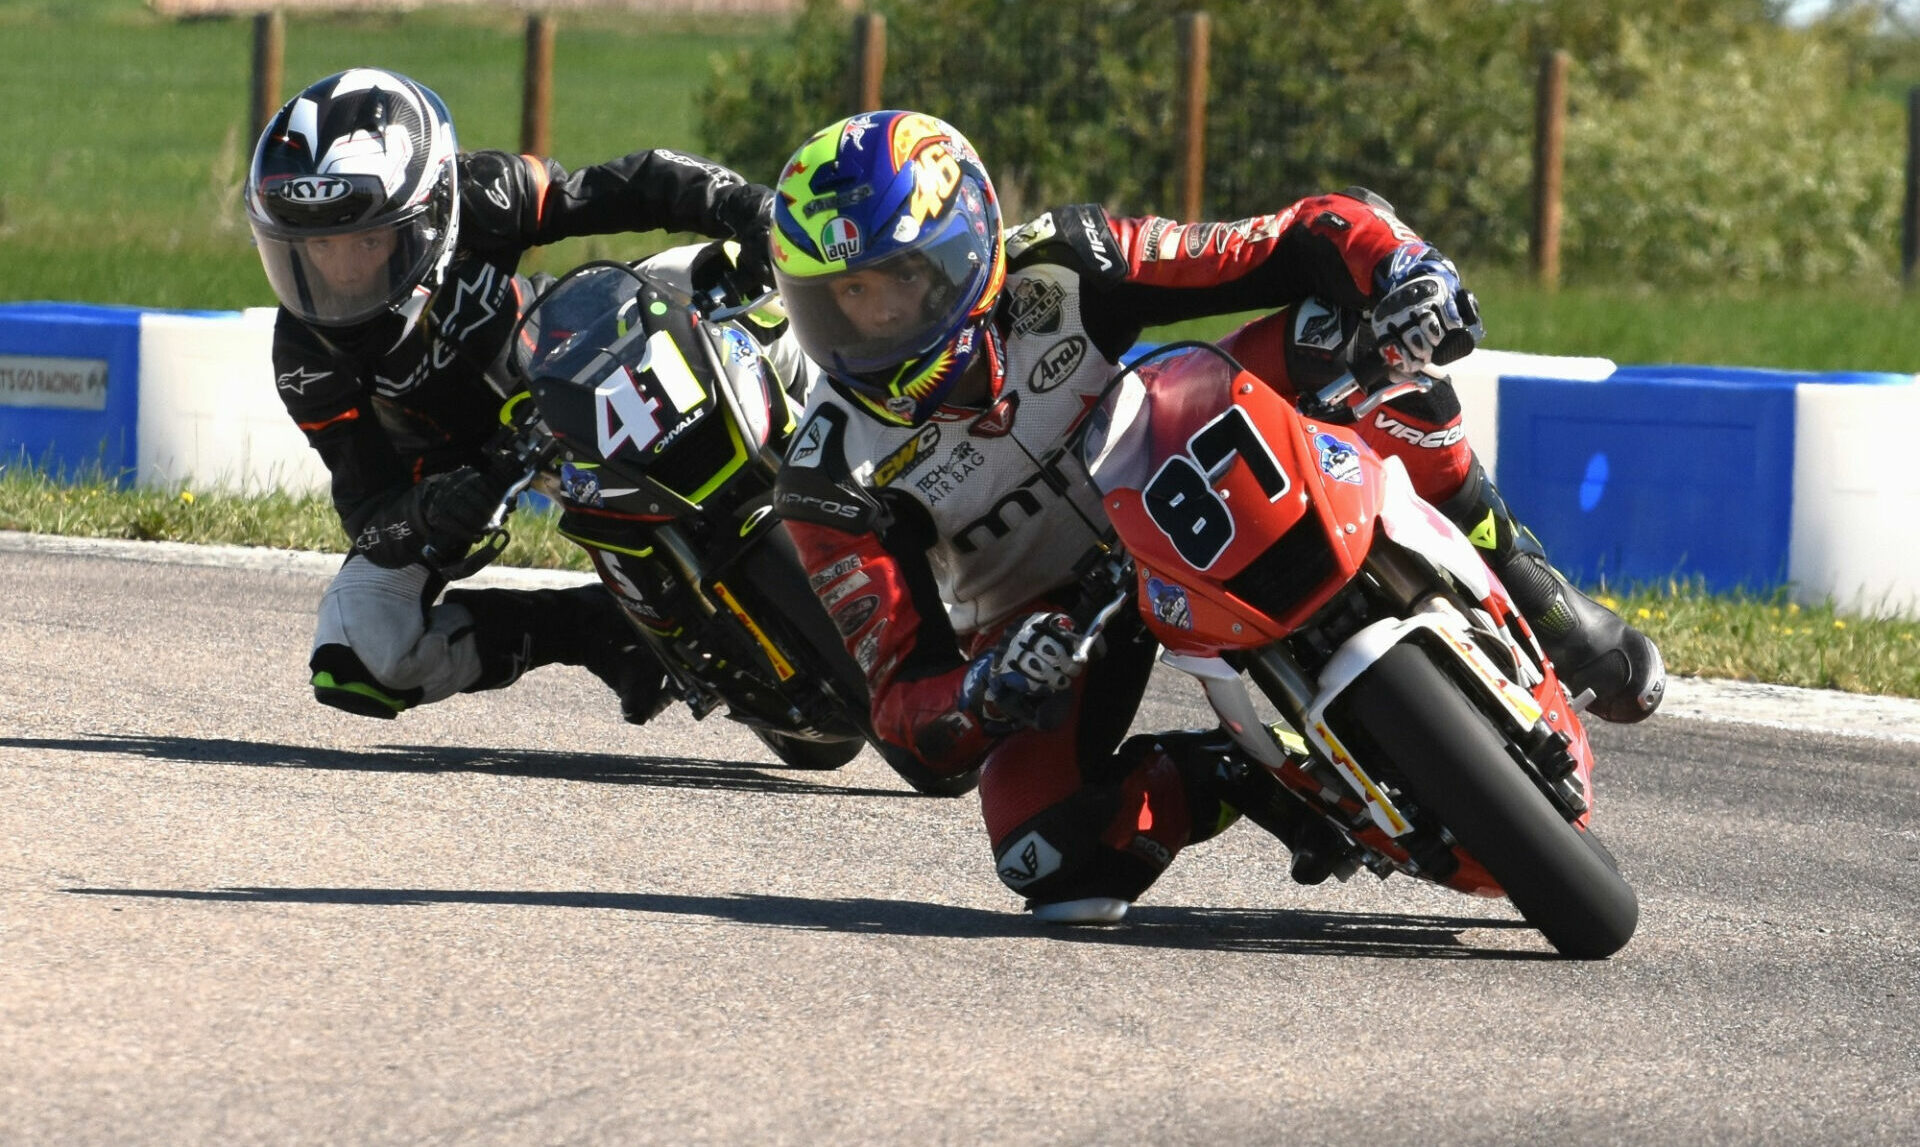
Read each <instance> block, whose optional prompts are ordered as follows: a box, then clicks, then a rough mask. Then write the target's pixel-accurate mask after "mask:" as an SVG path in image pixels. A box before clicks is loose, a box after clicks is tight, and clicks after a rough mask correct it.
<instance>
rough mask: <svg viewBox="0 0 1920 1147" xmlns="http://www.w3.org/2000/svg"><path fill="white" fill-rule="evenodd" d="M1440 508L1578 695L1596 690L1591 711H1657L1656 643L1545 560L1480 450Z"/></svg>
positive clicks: (1622, 714)
mask: <svg viewBox="0 0 1920 1147" xmlns="http://www.w3.org/2000/svg"><path fill="white" fill-rule="evenodd" d="M1437 508H1438V509H1439V510H1440V512H1441V513H1443V514H1445V515H1446V516H1447V517H1448V518H1451V519H1452V520H1453V523H1454V524H1455V525H1457V526H1459V527H1460V529H1461V532H1463V533H1465V534H1466V535H1467V538H1468V540H1469V541H1471V542H1472V543H1473V544H1474V547H1475V548H1476V549H1478V550H1479V551H1480V556H1481V557H1482V558H1484V559H1485V560H1486V563H1487V565H1488V566H1489V567H1490V568H1492V570H1493V572H1494V573H1496V574H1498V575H1500V581H1501V583H1502V584H1504V585H1505V586H1506V587H1507V593H1508V595H1510V596H1511V597H1512V598H1513V604H1514V605H1515V606H1516V607H1517V608H1518V609H1519V610H1520V614H1521V616H1523V617H1525V618H1526V619H1527V624H1528V625H1529V626H1530V627H1532V629H1533V634H1534V636H1535V637H1536V638H1538V639H1539V641H1540V648H1541V649H1543V650H1545V651H1546V654H1547V657H1548V659H1550V660H1551V661H1552V662H1553V667H1554V669H1555V671H1557V672H1558V673H1559V675H1560V679H1561V680H1562V681H1564V682H1565V683H1566V685H1567V688H1568V689H1570V690H1571V691H1572V692H1573V694H1574V696H1576V697H1577V696H1579V695H1580V694H1581V693H1582V692H1583V691H1586V690H1592V692H1593V701H1592V702H1591V703H1590V704H1589V705H1588V706H1587V711H1588V712H1589V713H1592V714H1593V715H1594V716H1596V717H1599V718H1600V719H1601V720H1603V721H1613V722H1616V723H1618V724H1632V723H1633V722H1635V721H1644V720H1646V719H1647V718H1648V717H1650V716H1652V715H1653V711H1654V710H1655V709H1658V708H1659V707H1660V701H1661V698H1662V697H1663V696H1664V695H1665V692H1666V688H1667V669H1666V665H1665V664H1664V663H1663V662H1662V661H1661V660H1660V650H1659V648H1658V647H1656V646H1655V645H1654V643H1653V641H1652V640H1651V639H1650V638H1648V637H1647V635H1646V634H1644V633H1641V632H1640V631H1639V630H1637V629H1635V628H1634V627H1633V626H1631V625H1628V624H1627V623H1626V622H1625V621H1624V620H1622V619H1621V618H1620V617H1619V615H1617V614H1615V613H1614V612H1613V611H1612V610H1610V609H1608V608H1607V607H1606V606H1604V605H1601V604H1600V603H1599V602H1597V601H1595V600H1593V599H1592V598H1590V597H1588V596H1587V595H1586V594H1584V593H1581V592H1580V591H1579V590H1578V589H1575V588H1574V587H1573V585H1572V583H1570V582H1568V581H1567V579H1566V578H1565V577H1564V576H1563V575H1562V574H1561V573H1560V571H1559V570H1556V569H1554V568H1553V566H1552V565H1550V564H1549V563H1548V562H1547V555H1546V551H1545V550H1544V549H1543V548H1542V547H1541V545H1540V541H1539V539H1537V538H1535V537H1534V536H1533V532H1532V531H1531V530H1528V529H1527V528H1526V527H1525V526H1523V525H1521V524H1519V523H1518V522H1516V521H1514V518H1513V513H1512V511H1511V510H1509V509H1508V508H1507V503H1506V500H1505V499H1504V498H1502V497H1501V496H1500V491H1499V490H1497V489H1495V488H1494V485H1493V481H1492V479H1490V478H1488V477H1487V473H1486V471H1485V470H1484V469H1482V468H1481V465H1480V460H1479V459H1478V458H1475V459H1474V460H1473V468H1472V470H1470V471H1469V472H1468V474H1467V480H1466V482H1465V484H1463V485H1462V486H1461V487H1460V491H1459V492H1458V493H1456V494H1455V495H1454V496H1453V497H1451V498H1448V499H1447V500H1446V501H1445V502H1443V503H1441V504H1440V505H1439V506H1438V507H1437Z"/></svg>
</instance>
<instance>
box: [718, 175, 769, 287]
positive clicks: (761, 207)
mask: <svg viewBox="0 0 1920 1147" xmlns="http://www.w3.org/2000/svg"><path fill="white" fill-rule="evenodd" d="M720 221H721V222H722V223H723V224H725V225H726V227H727V229H728V230H729V231H732V232H733V237H734V239H735V240H736V241H738V242H739V244H740V256H739V258H737V259H735V260H734V266H735V267H736V268H737V270H736V271H735V278H736V285H737V286H738V288H739V289H740V290H741V291H742V292H743V293H745V294H746V295H747V297H748V298H752V297H753V296H755V295H758V294H759V293H761V292H762V291H766V290H770V289H772V287H773V190H772V189H771V188H767V187H762V186H761V185H759V184H758V183H747V184H742V185H741V186H739V187H736V188H734V189H733V190H732V192H731V194H729V195H728V197H727V201H726V202H725V203H723V204H722V205H721V207H720Z"/></svg>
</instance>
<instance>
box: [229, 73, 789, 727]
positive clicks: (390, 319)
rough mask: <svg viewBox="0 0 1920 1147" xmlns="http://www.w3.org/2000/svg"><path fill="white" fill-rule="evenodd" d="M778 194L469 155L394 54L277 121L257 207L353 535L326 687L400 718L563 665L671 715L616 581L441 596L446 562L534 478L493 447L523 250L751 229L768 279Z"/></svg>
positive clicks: (322, 652) (328, 697)
mask: <svg viewBox="0 0 1920 1147" xmlns="http://www.w3.org/2000/svg"><path fill="white" fill-rule="evenodd" d="M768 208H769V192H768V190H767V189H766V188H764V187H760V186H757V185H753V184H749V183H746V182H745V181H744V180H742V179H741V178H740V177H739V176H738V175H736V174H735V173H733V172H731V171H729V170H727V169H725V168H723V167H719V166H717V165H715V164H712V163H709V162H707V161H705V160H702V159H700V158H698V157H695V156H690V155H685V154H681V153H678V152H673V151H668V150H664V149H655V150H651V151H639V152H635V153H633V154H631V155H627V156H625V157H622V158H620V159H617V160H614V161H612V162H609V163H604V164H599V165H595V166H591V167H586V168H582V169H580V170H578V171H574V172H568V171H567V170H566V169H565V168H563V167H562V166H561V165H560V164H559V163H557V162H556V161H554V160H552V159H546V158H540V157H535V156H526V155H512V154H508V153H506V152H502V151H477V152H471V153H463V152H460V151H458V150H457V147H456V145H455V141H454V134H453V125H452V123H451V120H450V118H449V116H448V113H447V110H446V107H445V105H444V104H443V103H442V102H441V100H440V98H439V97H438V96H436V95H435V94H434V93H433V92H432V91H431V90H429V89H427V88H425V87H423V86H422V85H420V84H418V83H416V82H414V81H413V80H410V79H408V78H407V77H405V76H401V75H397V74H395V73H392V72H387V71H381V70H378V69H371V68H360V69H352V70H349V71H346V72H342V73H339V74H337V75H333V76H329V77H327V78H325V79H322V80H320V81H318V82H316V83H314V84H313V85H311V86H309V87H308V88H307V89H305V90H304V91H302V92H301V93H300V94H299V95H298V96H295V97H294V98H293V99H292V100H291V101H289V102H288V103H287V105H286V106H285V107H283V108H282V109H281V110H280V112H279V113H278V114H277V115H276V116H274V118H273V119H272V121H271V122H270V123H269V124H268V125H267V127H266V129H265V131H264V132H263V133H262V134H261V136H260V139H259V142H258V145H257V146H256V148H255V151H254V156H253V162H252V167H251V170H250V172H249V175H248V181H247V186H246V211H247V219H248V223H249V225H250V226H251V228H252V230H253V234H254V240H255V244H256V246H257V247H258V249H259V252H260V257H261V262H262V265H263V267H264V268H265V270H266V272H267V278H268V281H269V282H270V283H271V284H272V286H273V288H274V292H275V294H276V295H277V296H278V298H279V300H280V310H279V315H278V318H277V320H276V323H275V327H274V336H273V369H274V375H275V381H276V384H277V385H278V388H279V392H280V397H281V399H282V401H283V402H284V403H285V404H286V407H287V412H288V413H289V414H290V415H291V416H292V417H293V419H294V421H295V422H296V423H297V424H298V425H299V426H300V429H301V430H302V431H303V432H304V433H305V434H306V436H307V440H308V441H309V442H310V443H311V444H312V446H313V448H314V449H315V450H317V451H318V452H319V453H320V456H321V458H322V460H323V461H324V462H325V464H326V467H327V469H328V471H329V473H330V474H331V476H332V496H333V502H334V506H335V508H336V509H337V510H338V512H339V515H340V520H341V523H342V525H343V526H344V527H345V529H346V531H347V535H348V537H349V538H350V539H351V540H352V545H351V552H350V553H349V555H348V557H347V559H346V562H345V563H344V564H343V565H342V567H341V569H340V571H339V573H338V574H337V575H336V576H335V578H334V580H333V582H332V583H331V584H330V585H329V586H328V588H327V591H326V594H325V597H324V598H323V600H322V602H321V605H320V616H319V624H318V628H317V631H316V633H315V636H314V646H313V653H312V657H311V661H310V667H311V669H312V673H313V678H312V682H313V688H314V694H315V696H316V697H317V698H318V699H319V700H320V701H322V702H323V703H325V704H329V705H333V706H335V707H338V708H341V709H345V710H347V711H350V712H355V713H361V714H366V715H370V716H377V717H392V716H395V715H396V714H398V713H399V712H401V711H403V710H405V709H407V708H409V707H411V706H414V705H418V704H424V703H428V702H433V701H438V700H441V699H443V698H445V697H448V696H450V695H452V694H454V693H457V692H463V691H464V692H471V691H476V690H481V689H493V688H500V687H502V686H505V685H507V684H510V683H511V682H513V681H514V680H515V679H517V678H518V677H519V676H520V675H521V674H522V673H523V672H525V671H526V670H527V669H529V668H532V667H534V666H537V665H544V664H549V663H556V662H557V663H565V664H574V665H582V666H585V667H586V668H588V669H589V670H591V671H592V672H594V673H595V674H596V675H597V676H599V677H600V678H601V679H602V680H604V681H606V682H607V683H608V684H609V685H610V686H611V687H612V688H613V689H614V690H615V691H616V692H617V693H619V694H620V696H621V707H622V711H623V713H624V714H625V715H626V717H627V719H629V720H631V721H634V722H636V723H638V722H640V721H644V720H646V719H647V717H649V716H650V715H652V713H654V712H656V711H657V710H658V708H659V706H660V705H661V704H663V703H664V693H663V672H662V670H661V669H660V667H659V665H658V663H657V662H656V661H655V660H654V659H653V657H652V655H651V654H650V653H648V652H647V651H646V649H645V647H644V646H642V645H640V644H639V643H638V642H637V641H636V640H634V639H633V638H632V636H631V631H630V630H629V628H628V626H627V624H626V622H625V620H624V618H623V616H622V615H621V613H620V611H619V609H618V607H617V606H616V605H615V604H614V602H613V600H612V598H611V597H610V596H609V595H608V594H607V592H606V590H605V589H604V588H603V587H602V586H600V585H598V584H593V585H586V586H581V587H579V588H577V589H569V590H539V591H514V590H502V589H489V590H465V589H461V590H454V591H451V592H449V593H447V594H446V595H445V597H444V599H443V600H441V601H440V602H439V603H438V604H435V599H436V598H437V597H439V596H440V591H441V589H442V588H443V586H444V584H445V582H444V579H443V578H442V577H441V576H440V575H439V573H438V565H439V564H440V563H444V562H446V561H448V560H450V559H457V558H458V557H459V556H461V555H462V554H464V553H466V551H467V550H468V549H469V547H470V546H471V545H472V543H473V541H474V540H475V538H476V537H477V536H478V535H479V534H480V533H481V532H482V531H483V529H484V528H485V525H486V523H487V520H488V518H489V517H490V516H491V514H492V512H493V510H494V507H495V506H496V505H497V504H498V503H499V501H500V499H501V498H502V497H503V496H504V495H505V492H506V490H507V489H508V487H509V485H510V484H511V483H512V481H513V479H514V477H516V476H517V475H514V474H510V473H503V472H501V468H500V467H497V466H490V465H488V459H489V458H490V451H489V450H488V449H487V447H488V446H489V444H490V443H491V442H492V441H493V440H494V436H495V435H496V433H498V432H499V430H500V423H499V420H498V414H499V410H500V407H501V403H502V401H503V399H504V398H505V397H506V393H505V392H506V390H507V389H508V387H507V384H506V383H505V382H504V379H505V377H506V375H505V373H504V370H503V366H504V363H505V361H506V356H507V351H508V346H507V343H508V340H509V337H510V333H511V331H512V329H513V326H514V323H515V322H516V321H517V319H518V318H519V315H520V313H521V311H522V309H523V308H524V306H525V305H526V304H527V303H528V302H530V301H531V300H530V299H529V298H528V295H529V293H530V289H531V288H530V284H529V281H528V280H527V279H526V278H525V277H523V276H520V275H518V274H516V269H517V267H518V265H519V261H520V258H521V256H522V255H523V254H524V253H525V252H526V251H527V250H528V249H530V248H532V247H536V246H540V245H542V244H546V243H552V242H555V241H557V240H560V239H564V238H568V237H571V236H578V235H596V234H610V233H615V232H624V231H651V230H656V229H659V230H671V231H696V232H699V233H701V234H704V235H709V236H713V237H716V238H727V237H733V238H737V239H739V240H740V241H741V246H742V251H743V255H742V261H743V264H744V265H745V266H746V269H747V271H748V273H749V274H750V275H751V274H753V273H754V267H753V265H752V264H753V260H754V259H755V258H756V257H759V258H760V259H761V271H762V272H764V251H765V249H766V246H765V244H766V238H765V236H766V227H767V216H768ZM429 559H433V560H432V561H431V562H430V561H429Z"/></svg>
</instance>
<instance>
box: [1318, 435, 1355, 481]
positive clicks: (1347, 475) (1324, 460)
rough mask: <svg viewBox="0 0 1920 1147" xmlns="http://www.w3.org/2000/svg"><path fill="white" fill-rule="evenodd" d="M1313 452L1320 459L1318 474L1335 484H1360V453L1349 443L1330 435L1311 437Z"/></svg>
mask: <svg viewBox="0 0 1920 1147" xmlns="http://www.w3.org/2000/svg"><path fill="white" fill-rule="evenodd" d="M1313 451H1314V453H1315V454H1316V455H1318V456H1319V459H1320V472H1321V473H1322V474H1325V475H1326V476H1327V477H1329V478H1331V479H1333V480H1334V481H1336V482H1345V483H1347V484H1348V485H1352V486H1358V485H1359V484H1360V453H1359V451H1357V450H1355V449H1354V448H1353V447H1352V445H1350V444H1349V443H1347V442H1345V441H1343V440H1341V439H1339V438H1336V437H1334V436H1333V435H1331V434H1316V435H1314V436H1313Z"/></svg>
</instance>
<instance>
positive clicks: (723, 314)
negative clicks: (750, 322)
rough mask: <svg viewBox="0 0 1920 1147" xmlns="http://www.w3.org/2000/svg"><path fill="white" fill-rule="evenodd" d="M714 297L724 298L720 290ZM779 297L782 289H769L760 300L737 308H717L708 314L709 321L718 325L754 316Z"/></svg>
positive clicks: (754, 300) (748, 301) (755, 299)
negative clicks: (753, 314)
mask: <svg viewBox="0 0 1920 1147" xmlns="http://www.w3.org/2000/svg"><path fill="white" fill-rule="evenodd" d="M714 297H716V298H719V297H722V292H721V291H720V290H719V289H718V288H715V289H714ZM779 297H780V289H779V288H778V287H773V288H769V289H768V290H767V291H766V292H765V293H764V294H762V295H760V296H759V297H758V298H754V299H749V300H747V301H746V302H744V303H741V304H740V305H739V306H737V307H726V306H721V307H715V308H713V309H712V310H710V311H708V312H707V319H708V321H710V322H716V323H725V322H731V321H732V320H734V319H737V318H740V317H742V316H745V315H750V314H752V313H753V312H755V311H757V310H759V309H760V308H762V307H764V306H766V305H767V304H769V303H771V302H772V301H773V300H774V299H777V298H779Z"/></svg>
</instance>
